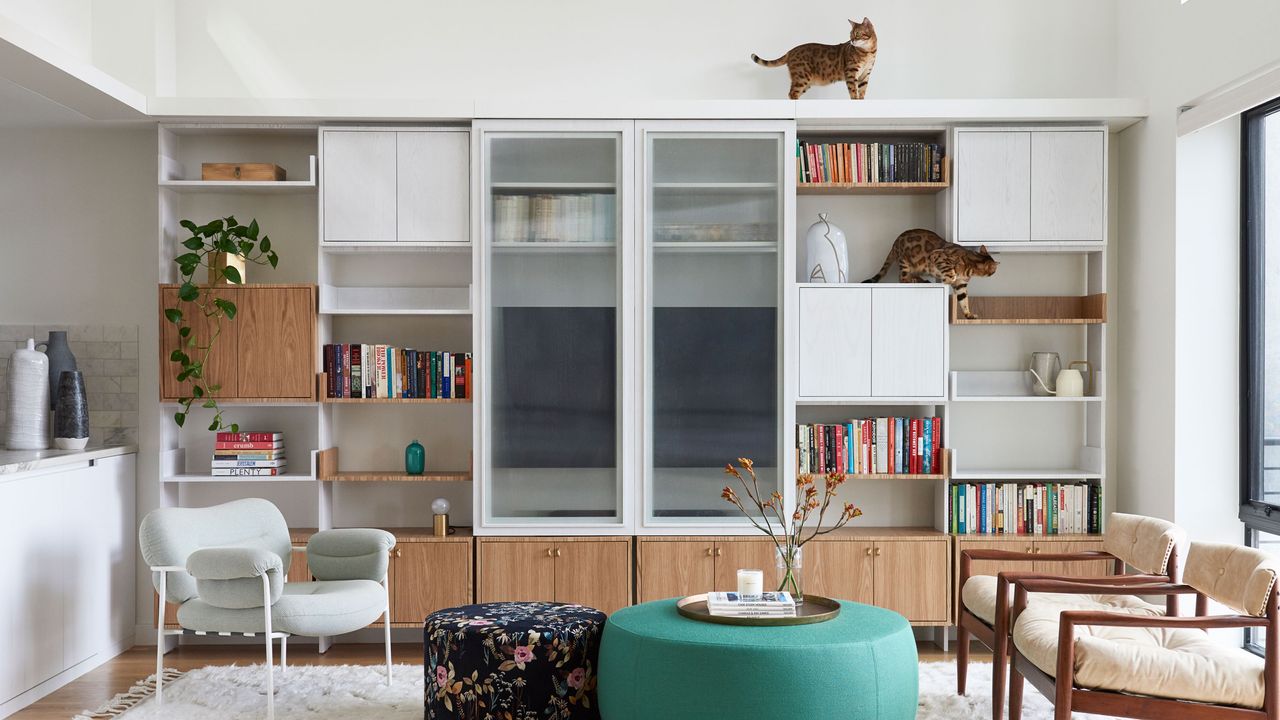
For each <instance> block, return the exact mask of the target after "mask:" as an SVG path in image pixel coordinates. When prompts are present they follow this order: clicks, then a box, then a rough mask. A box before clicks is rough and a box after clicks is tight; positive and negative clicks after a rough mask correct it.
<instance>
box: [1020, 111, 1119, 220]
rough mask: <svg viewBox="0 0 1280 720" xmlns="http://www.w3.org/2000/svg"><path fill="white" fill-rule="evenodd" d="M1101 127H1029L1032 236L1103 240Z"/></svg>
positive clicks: (1103, 137)
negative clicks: (1032, 130) (1060, 129)
mask: <svg viewBox="0 0 1280 720" xmlns="http://www.w3.org/2000/svg"><path fill="white" fill-rule="evenodd" d="M1106 139H1107V138H1106V132H1105V131H1103V130H1101V129H1097V130H1063V131H1043V132H1034V133H1031V239H1032V240H1039V241H1049V242H1102V241H1103V239H1104V236H1103V217H1104V215H1105V206H1104V202H1105V196H1106V172H1107V171H1106V162H1105V160H1106Z"/></svg>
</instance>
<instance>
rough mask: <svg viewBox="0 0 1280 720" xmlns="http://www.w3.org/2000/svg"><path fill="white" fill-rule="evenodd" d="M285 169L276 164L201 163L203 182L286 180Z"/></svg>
mask: <svg viewBox="0 0 1280 720" xmlns="http://www.w3.org/2000/svg"><path fill="white" fill-rule="evenodd" d="M284 178H285V172H284V168H282V167H280V166H279V165H276V164H274V163H201V164H200V179H201V180H257V181H264V180H265V181H280V180H284Z"/></svg>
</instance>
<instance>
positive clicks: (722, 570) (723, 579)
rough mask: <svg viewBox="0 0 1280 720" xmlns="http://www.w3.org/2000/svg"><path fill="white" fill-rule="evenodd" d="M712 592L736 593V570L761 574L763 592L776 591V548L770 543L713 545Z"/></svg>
mask: <svg viewBox="0 0 1280 720" xmlns="http://www.w3.org/2000/svg"><path fill="white" fill-rule="evenodd" d="M715 556H716V574H715V579H714V582H713V587H712V589H713V590H716V591H729V590H737V589H738V571H739V570H763V571H764V587H765V589H766V590H777V589H778V586H777V582H778V578H777V575H776V573H777V570H776V569H775V565H776V564H777V561H776V557H777V548H776V546H775V545H774V544H773V541H771V540H726V541H721V542H717V543H716V553H715Z"/></svg>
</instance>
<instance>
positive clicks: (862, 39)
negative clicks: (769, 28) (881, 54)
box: [751, 17, 876, 100]
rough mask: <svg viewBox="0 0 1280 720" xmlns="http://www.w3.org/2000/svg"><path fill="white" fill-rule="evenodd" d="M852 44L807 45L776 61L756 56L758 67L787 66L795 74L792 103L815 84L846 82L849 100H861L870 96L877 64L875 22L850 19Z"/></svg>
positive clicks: (794, 48) (799, 46)
mask: <svg viewBox="0 0 1280 720" xmlns="http://www.w3.org/2000/svg"><path fill="white" fill-rule="evenodd" d="M849 24H850V25H852V26H853V27H852V28H850V30H849V42H846V43H840V44H839V45H827V44H824V43H805V44H804V45H797V46H795V47H793V48H791V49H790V50H788V51H787V54H786V55H783V56H782V57H780V58H778V59H776V60H763V59H761V58H760V56H759V55H755V54H752V56H751V59H752V60H754V61H755V62H756V64H757V65H763V66H765V67H779V66H781V65H786V66H787V72H789V73H791V93H790V95H789V97H790V98H791V99H792V100H795V99H797V98H799V97H800V96H801V95H803V94H804V92H805V91H806V90H808V89H809V88H810V87H811V86H813V85H830V84H831V83H838V82H841V81H844V84H845V87H846V88H848V90H849V97H850V98H851V99H853V100H861V99H863V98H865V97H866V96H867V82H868V81H869V80H870V79H871V68H872V67H874V66H875V64H876V29H875V27H874V26H872V24H871V21H870V20H868V19H867V18H865V17H864V18H862V22H857V21H856V20H850V21H849Z"/></svg>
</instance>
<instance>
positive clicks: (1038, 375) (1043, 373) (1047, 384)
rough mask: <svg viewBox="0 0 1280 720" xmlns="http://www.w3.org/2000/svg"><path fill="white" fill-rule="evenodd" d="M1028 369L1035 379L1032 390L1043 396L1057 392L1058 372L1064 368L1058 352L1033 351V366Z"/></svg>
mask: <svg viewBox="0 0 1280 720" xmlns="http://www.w3.org/2000/svg"><path fill="white" fill-rule="evenodd" d="M1027 369H1028V370H1029V371H1030V372H1031V377H1032V378H1033V379H1034V381H1033V382H1032V383H1031V392H1033V393H1035V394H1036V395H1041V396H1048V395H1053V394H1055V393H1056V392H1057V384H1058V373H1059V372H1060V371H1061V370H1062V358H1060V357H1058V353H1056V352H1033V353H1031V367H1029V368H1027Z"/></svg>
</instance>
